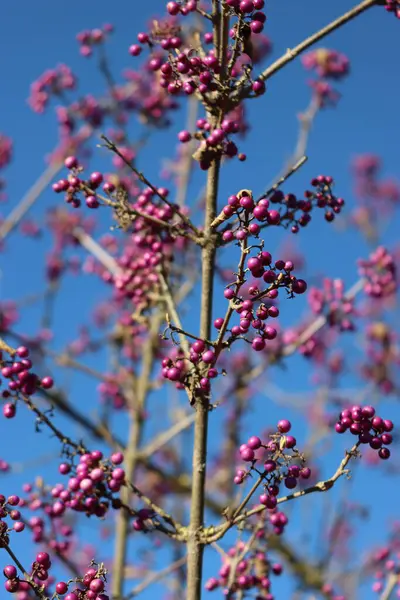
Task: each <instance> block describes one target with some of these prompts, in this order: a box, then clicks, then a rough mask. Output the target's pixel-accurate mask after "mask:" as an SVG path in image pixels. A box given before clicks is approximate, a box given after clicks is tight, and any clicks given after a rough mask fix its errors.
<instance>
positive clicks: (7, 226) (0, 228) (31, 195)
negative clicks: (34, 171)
mask: <svg viewBox="0 0 400 600" xmlns="http://www.w3.org/2000/svg"><path fill="white" fill-rule="evenodd" d="M62 165H63V163H62V162H60V161H54V162H52V163H50V164H49V166H48V167H47V168H46V169H45V170H44V172H43V173H42V174H41V176H40V177H39V179H38V180H37V181H35V183H34V184H33V186H32V187H31V188H30V189H29V190H28V191H27V192H26V194H25V196H24V197H23V198H22V200H21V201H20V202H19V203H18V204H17V206H16V207H15V208H13V210H12V211H11V212H10V214H9V215H8V217H6V219H5V221H3V223H2V224H1V225H0V242H1V241H2V240H4V239H5V238H6V237H7V235H8V234H9V233H10V232H11V231H12V230H13V229H14V228H15V227H16V226H17V225H18V223H19V222H20V221H21V219H22V218H23V217H24V215H25V214H26V213H27V212H28V210H29V209H30V208H31V207H32V206H33V205H34V203H35V202H36V200H37V199H38V198H39V196H40V194H41V193H42V192H43V191H44V190H45V189H46V187H47V186H48V185H49V183H50V182H51V180H52V179H53V177H54V176H55V175H56V174H57V173H58V171H60V169H61V168H62Z"/></svg>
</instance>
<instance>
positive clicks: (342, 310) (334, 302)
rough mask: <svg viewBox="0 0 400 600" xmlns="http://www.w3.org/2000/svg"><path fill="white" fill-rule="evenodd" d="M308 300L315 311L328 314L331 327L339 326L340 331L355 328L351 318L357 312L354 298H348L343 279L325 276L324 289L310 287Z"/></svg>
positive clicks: (318, 313)
mask: <svg viewBox="0 0 400 600" xmlns="http://www.w3.org/2000/svg"><path fill="white" fill-rule="evenodd" d="M308 302H309V305H310V307H311V310H312V312H313V313H315V314H317V315H320V314H326V317H327V323H328V325H329V326H330V327H337V328H338V329H339V331H353V330H354V328H355V326H354V322H353V320H352V318H351V317H352V316H355V314H356V313H355V308H354V300H353V299H348V298H346V296H345V294H344V283H343V281H342V280H341V279H334V280H332V279H328V278H325V279H324V281H323V289H322V290H321V289H319V288H315V287H312V288H310V291H309V294H308Z"/></svg>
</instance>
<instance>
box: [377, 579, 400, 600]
mask: <svg viewBox="0 0 400 600" xmlns="http://www.w3.org/2000/svg"><path fill="white" fill-rule="evenodd" d="M399 581H400V578H399V575H398V573H390V575H389V577H388V578H387V582H386V586H385V589H384V590H383V592H382V594H381V595H380V596H379V600H390V596H391V595H392V592H393V591H394V588H395V587H396V585H397V584H398V583H399Z"/></svg>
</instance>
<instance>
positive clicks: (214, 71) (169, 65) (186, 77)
mask: <svg viewBox="0 0 400 600" xmlns="http://www.w3.org/2000/svg"><path fill="white" fill-rule="evenodd" d="M227 6H228V8H230V10H231V12H232V16H236V17H237V18H238V21H237V24H236V25H235V26H234V27H233V28H232V29H231V31H230V37H231V38H232V39H233V40H234V44H235V50H234V49H231V50H230V51H228V56H227V59H228V60H229V64H230V74H231V79H232V82H233V81H234V80H235V77H237V76H238V75H239V74H241V72H242V71H243V68H245V66H243V67H242V68H235V67H237V65H239V58H240V55H241V54H243V53H245V54H247V55H249V56H251V55H252V50H251V48H252V43H251V40H250V38H251V35H252V34H259V33H261V32H262V30H263V28H264V22H265V20H266V16H265V14H264V13H263V12H261V9H262V8H263V7H264V0H253V1H251V0H241V1H239V0H238V1H236V0H228V2H227ZM196 7H197V5H196V2H187V3H186V4H185V5H183V4H182V3H178V2H169V3H168V4H167V10H168V12H169V14H170V15H171V16H172V20H171V19H169V20H168V19H166V20H164V21H163V22H161V23H160V22H157V23H156V25H154V27H153V29H152V30H151V31H150V32H149V33H145V32H141V33H139V34H138V42H139V43H138V44H133V45H132V46H130V48H129V52H130V54H131V55H132V56H139V54H141V52H142V48H143V46H148V47H149V49H150V50H151V51H152V54H151V57H150V59H149V61H148V63H147V67H148V69H150V70H151V71H154V72H160V78H159V86H160V87H161V88H163V89H165V90H166V92H167V93H168V94H170V95H173V96H175V95H178V94H181V93H184V94H186V95H189V96H190V95H192V94H195V93H196V94H199V95H200V96H201V97H202V98H203V100H204V101H205V102H206V104H207V103H208V102H209V101H210V99H211V96H212V94H213V93H214V92H217V91H221V83H220V81H219V79H218V75H219V73H220V63H219V60H218V58H217V57H216V55H215V50H214V49H211V50H210V51H209V52H205V51H203V52H197V51H195V50H194V49H193V45H192V44H191V43H190V41H188V42H186V40H185V37H184V35H183V33H182V30H181V28H180V27H178V26H177V24H176V22H175V20H174V19H173V18H174V17H175V16H176V15H178V14H183V15H187V14H189V13H190V12H193V11H195V10H196ZM204 41H205V43H206V44H209V43H211V42H212V41H213V40H212V34H211V33H205V34H204ZM238 42H239V43H238ZM156 48H158V50H157V49H156ZM238 49H239V51H238ZM165 52H167V53H168V56H167V58H166V59H165ZM231 63H232V64H231ZM241 85H248V86H249V87H248V93H249V94H252V95H253V96H258V95H260V94H263V93H264V92H265V84H264V82H263V81H261V80H256V81H251V80H250V71H248V73H247V77H246V78H245V79H244V80H243V82H242V83H241ZM236 104H237V103H236ZM233 106H235V104H234V105H233ZM197 128H198V130H197V132H196V133H195V134H192V133H190V132H189V131H186V130H185V131H181V132H180V134H179V136H178V139H179V140H180V141H181V142H182V143H186V142H188V141H190V140H191V139H192V137H194V138H196V139H198V140H199V141H200V146H199V148H198V149H197V151H196V152H195V153H194V158H195V159H196V160H198V161H199V163H200V167H201V168H202V169H204V170H207V169H208V168H209V167H210V166H211V163H212V161H213V159H214V158H215V157H217V156H221V155H224V156H227V157H230V158H231V157H233V156H236V155H238V158H239V160H245V158H246V157H245V155H244V154H240V153H239V154H238V149H237V146H236V144H235V143H234V142H233V141H232V140H231V139H230V135H231V134H234V133H237V131H238V125H237V123H236V122H235V121H233V120H231V119H229V118H228V119H225V120H224V121H223V122H222V123H220V124H219V126H217V127H215V126H214V127H211V124H210V123H208V122H207V121H206V120H205V119H200V120H199V121H198V122H197Z"/></svg>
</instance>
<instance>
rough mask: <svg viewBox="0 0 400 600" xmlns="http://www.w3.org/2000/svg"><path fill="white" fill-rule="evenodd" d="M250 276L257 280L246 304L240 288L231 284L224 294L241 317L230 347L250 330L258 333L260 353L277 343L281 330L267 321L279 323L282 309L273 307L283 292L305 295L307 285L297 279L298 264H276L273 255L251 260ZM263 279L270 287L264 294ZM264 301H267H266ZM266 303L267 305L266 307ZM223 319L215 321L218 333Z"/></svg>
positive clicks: (262, 254) (255, 341) (255, 345)
mask: <svg viewBox="0 0 400 600" xmlns="http://www.w3.org/2000/svg"><path fill="white" fill-rule="evenodd" d="M247 268H248V272H249V273H251V275H252V277H253V278H254V280H255V281H254V282H253V284H252V285H250V287H249V288H248V294H249V296H250V297H249V298H248V299H246V300H243V299H242V298H241V297H239V295H238V291H239V290H238V289H236V291H235V290H234V289H233V288H234V287H236V288H237V284H230V285H229V286H228V287H227V288H226V289H225V291H224V296H225V298H226V299H227V300H229V301H230V302H231V303H232V302H233V305H232V306H234V305H236V306H237V308H236V306H235V310H236V313H237V314H238V315H239V316H240V322H239V324H238V325H234V326H233V327H231V329H229V330H228V331H229V332H230V334H231V338H230V340H229V343H232V342H233V341H234V340H235V339H236V338H237V337H238V336H244V335H246V334H247V333H248V332H249V331H250V330H254V331H255V333H256V337H254V338H253V340H252V342H251V345H252V348H253V350H256V351H257V352H259V351H261V350H264V348H265V346H266V342H267V341H268V340H274V339H275V338H276V336H277V333H278V332H277V329H276V327H273V326H272V325H267V324H266V323H265V321H266V320H267V319H269V318H271V319H275V318H276V317H278V316H279V309H278V308H277V307H276V306H275V305H274V304H273V302H274V300H276V299H277V298H278V295H279V289H280V288H285V289H286V291H287V293H288V294H289V296H291V297H293V296H294V295H295V294H303V293H304V292H305V291H306V290H307V283H306V282H305V281H304V280H303V279H298V278H296V277H295V276H294V275H293V273H292V272H293V269H294V264H293V262H292V261H283V260H276V261H275V262H273V260H272V256H271V254H270V253H269V252H265V251H260V252H259V253H258V254H257V255H256V256H253V257H250V258H249V259H248V261H247ZM260 279H262V281H263V282H265V284H266V285H267V287H266V288H265V289H264V290H262V289H260V286H259V284H258V282H257V280H260ZM262 300H264V301H262ZM265 300H266V303H265ZM223 323H224V321H223V319H222V318H219V319H216V320H215V321H214V326H215V327H216V329H221V328H222V326H223Z"/></svg>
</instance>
